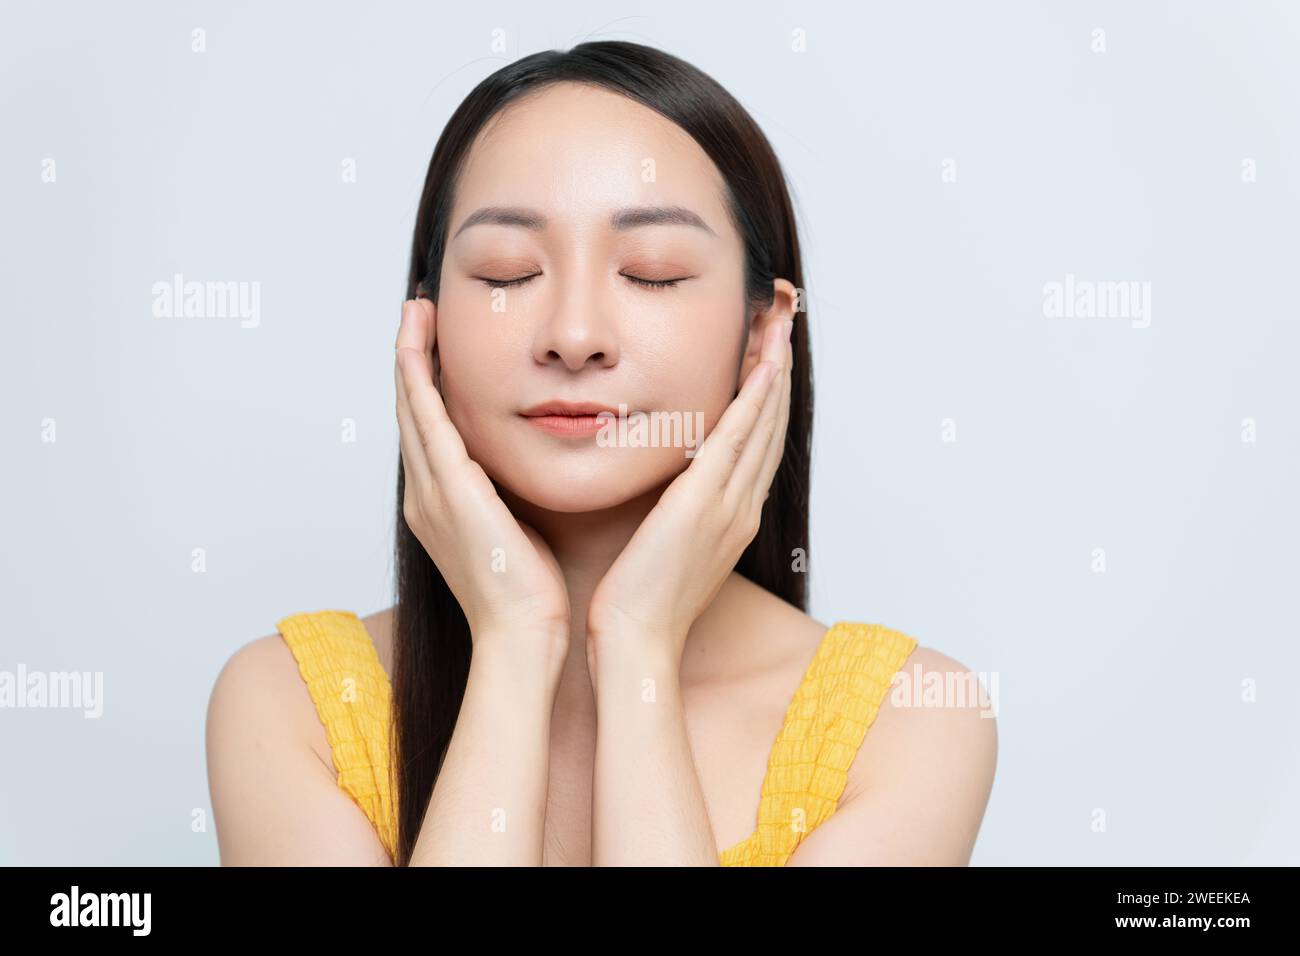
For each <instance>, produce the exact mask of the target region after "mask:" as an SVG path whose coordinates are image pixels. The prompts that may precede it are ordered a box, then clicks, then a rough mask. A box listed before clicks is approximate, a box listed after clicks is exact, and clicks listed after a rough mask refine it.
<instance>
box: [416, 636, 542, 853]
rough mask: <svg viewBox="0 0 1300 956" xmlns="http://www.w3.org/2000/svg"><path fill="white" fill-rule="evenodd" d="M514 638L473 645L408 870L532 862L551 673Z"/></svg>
mask: <svg viewBox="0 0 1300 956" xmlns="http://www.w3.org/2000/svg"><path fill="white" fill-rule="evenodd" d="M522 646H523V642H521V641H517V640H516V641H510V640H505V641H496V640H476V641H475V646H474V655H473V658H472V660H471V662H470V669H469V679H468V682H467V683H466V686H465V697H464V700H463V701H462V703H461V708H460V714H459V716H458V717H457V719H456V728H455V731H454V732H453V733H452V738H451V743H450V745H449V746H448V749H447V757H446V760H445V761H444V763H443V766H442V771H441V773H439V775H438V780H437V783H436V784H435V786H434V789H433V795H432V797H431V798H430V800H429V806H428V809H427V810H426V811H425V815H424V822H423V823H422V825H421V827H420V834H419V837H418V838H417V840H416V843H415V847H414V848H413V850H412V854H411V865H412V866H540V865H541V862H542V831H543V826H544V823H545V813H546V787H547V777H548V773H549V769H550V759H549V753H550V726H551V708H552V706H553V704H554V699H555V688H556V684H557V683H558V672H556V671H555V669H554V668H551V667H549V666H547V665H545V664H543V663H541V662H540V661H538V660H537V659H536V658H535V657H534V656H533V655H530V654H527V653H522V652H521V651H520V648H521V647H522Z"/></svg>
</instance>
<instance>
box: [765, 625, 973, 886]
mask: <svg viewBox="0 0 1300 956" xmlns="http://www.w3.org/2000/svg"><path fill="white" fill-rule="evenodd" d="M912 660H913V661H914V662H916V663H919V664H920V665H921V667H922V669H923V671H925V672H926V673H927V675H928V674H929V673H930V672H938V673H940V674H949V673H951V674H963V675H965V676H964V677H963V678H962V681H963V682H964V681H971V682H972V683H971V685H969V686H974V683H973V682H974V680H975V676H974V675H972V674H970V672H969V671H968V670H967V669H966V668H965V667H963V666H962V665H961V664H959V663H958V662H956V661H954V660H952V659H951V658H949V657H946V656H945V655H943V654H939V653H937V652H936V651H933V650H931V649H929V648H917V649H916V650H915V651H914V652H913V654H912ZM941 686H952V685H951V684H949V683H948V681H947V678H946V677H945V678H944V684H942V685H941ZM981 686H982V685H981ZM889 698H890V695H888V694H887V695H886V698H885V701H884V702H883V703H882V704H881V705H880V711H879V713H878V714H877V716H876V720H875V722H874V723H873V724H872V726H871V729H870V732H869V733H868V734H867V737H866V741H865V742H864V743H863V744H862V746H861V747H860V748H859V750H858V754H857V756H856V758H855V759H854V767H853V770H854V771H859V773H858V775H859V777H865V773H863V772H862V771H864V770H867V769H868V768H869V773H870V779H868V780H866V782H865V784H864V785H863V786H862V787H861V789H860V792H856V793H854V794H853V795H852V796H851V797H849V798H848V799H846V800H845V801H844V802H843V803H842V804H841V805H840V807H839V808H838V809H836V811H835V812H834V813H833V814H831V816H830V817H829V818H828V819H827V820H826V821H825V822H824V823H822V824H821V825H820V826H818V827H817V828H816V829H815V830H813V832H812V833H810V834H808V836H807V837H806V838H805V839H804V840H803V842H802V843H800V844H799V848H798V849H797V850H795V852H794V853H793V854H792V855H791V856H790V859H789V860H787V861H786V866H966V865H968V864H969V863H970V856H971V851H972V850H973V849H974V846H975V838H976V837H977V836H978V835H979V828H980V822H981V821H982V820H983V818H984V808H985V806H986V805H987V803H988V798H989V793H990V791H991V790H992V787H993V774H994V769H995V767H996V764H997V747H998V745H997V726H996V724H997V720H996V718H995V717H993V716H992V715H991V711H989V710H987V709H985V708H981V706H980V705H979V702H977V701H969V702H953V703H952V704H951V705H949V706H937V707H936V706H895V705H894V704H893V702H892V701H891V700H890V699H889ZM851 772H852V771H851Z"/></svg>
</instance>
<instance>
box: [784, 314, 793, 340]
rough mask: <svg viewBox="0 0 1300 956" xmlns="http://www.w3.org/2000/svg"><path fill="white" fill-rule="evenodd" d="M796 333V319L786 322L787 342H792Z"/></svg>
mask: <svg viewBox="0 0 1300 956" xmlns="http://www.w3.org/2000/svg"><path fill="white" fill-rule="evenodd" d="M793 332H794V319H786V320H785V340H786V341H787V342H789V341H790V336H791V334H792V333H793Z"/></svg>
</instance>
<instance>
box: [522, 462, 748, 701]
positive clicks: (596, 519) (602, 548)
mask: <svg viewBox="0 0 1300 956" xmlns="http://www.w3.org/2000/svg"><path fill="white" fill-rule="evenodd" d="M666 486H667V483H664V484H662V485H658V486H655V488H651V489H650V490H647V492H645V493H643V494H641V496H638V497H636V498H632V499H629V501H625V502H623V503H620V505H617V506H615V507H610V509H604V510H601V511H582V512H560V511H549V510H546V509H539V507H537V506H536V505H533V503H532V502H528V501H524V499H523V498H519V497H517V496H515V494H512V493H511V492H508V490H507V489H504V488H500V486H498V492H499V493H500V497H502V499H503V501H504V502H506V505H507V507H508V509H510V510H511V512H512V514H513V515H515V516H516V518H517V519H519V520H521V522H524V523H525V524H528V525H530V527H532V528H533V529H534V531H537V533H538V535H541V537H542V540H543V541H546V544H547V546H549V548H550V549H551V553H552V554H554V555H555V561H556V562H558V563H559V566H560V571H562V572H563V575H564V587H565V589H567V592H568V602H569V646H568V656H567V657H565V661H564V667H563V670H562V672H560V682H559V687H558V688H556V692H555V711H554V719H555V721H556V722H567V721H569V719H577V721H580V722H582V723H588V722H590V723H591V724H593V726H594V721H595V695H594V691H593V689H591V676H590V674H589V672H588V663H586V613H588V609H589V607H590V605H591V594H593V592H594V591H595V587H597V585H598V584H599V583H601V579H602V578H603V576H604V572H606V571H608V570H610V566H611V564H614V562H615V561H616V559H617V557H619V555H620V554H621V553H623V549H624V548H625V546H627V545H628V541H630V540H632V536H633V535H634V533H636V531H637V528H640V527H641V523H642V522H643V520H645V518H646V515H647V514H650V510H651V509H653V507H654V506H655V503H656V502H658V501H659V496H662V494H663V490H664V488H666ZM737 579H738V575H737V574H735V572H732V574H731V575H729V576H728V579H727V581H725V583H724V584H723V588H722V589H720V591H719V593H718V596H716V597H715V600H714V604H712V605H711V606H710V607H708V609H706V611H705V613H703V614H701V617H699V618H698V620H697V626H693V627H692V630H690V633H689V635H688V648H689V646H692V644H694V643H697V640H698V635H699V633H702V632H703V631H705V630H707V627H706V624H707V620H706V619H711V618H712V617H714V614H711V613H718V611H722V607H723V605H727V604H728V601H729V600H731V598H732V597H733V594H732V592H733V591H735V588H736V587H737ZM722 613H724V614H725V611H722Z"/></svg>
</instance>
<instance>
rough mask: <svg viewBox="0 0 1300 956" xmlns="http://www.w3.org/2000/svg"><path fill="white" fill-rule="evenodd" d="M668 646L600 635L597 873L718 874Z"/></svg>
mask: <svg viewBox="0 0 1300 956" xmlns="http://www.w3.org/2000/svg"><path fill="white" fill-rule="evenodd" d="M669 644H670V642H667V641H643V640H640V639H637V638H635V637H633V636H631V635H629V634H627V633H622V634H617V635H601V636H598V637H594V643H593V646H598V649H597V650H596V651H595V652H594V654H593V657H594V659H595V670H596V676H595V689H596V727H597V730H596V768H595V774H594V780H593V790H592V865H593V866H627V865H633V864H635V865H645V866H717V865H718V850H717V843H716V840H715V838H714V835H713V827H712V825H711V824H710V822H709V815H708V811H707V809H706V807H705V803H704V793H703V790H702V788H701V787H700V780H699V775H698V773H697V771H696V769H695V763H694V759H693V758H692V756H691V748H690V741H689V739H688V737H687V733H686V718H685V713H684V710H683V708H682V696H681V684H680V679H679V676H678V667H679V659H678V658H676V657H674V655H673V654H672V653H671V652H668V651H666V650H665V648H667V647H668V646H669Z"/></svg>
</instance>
